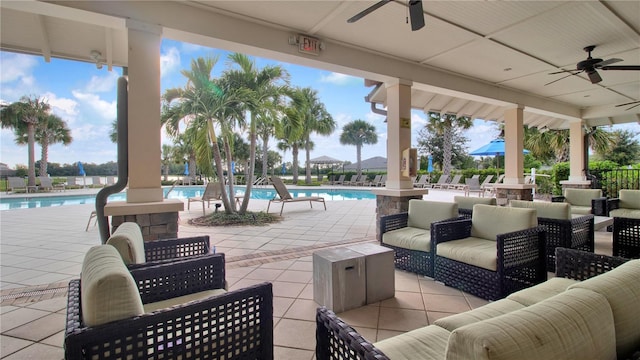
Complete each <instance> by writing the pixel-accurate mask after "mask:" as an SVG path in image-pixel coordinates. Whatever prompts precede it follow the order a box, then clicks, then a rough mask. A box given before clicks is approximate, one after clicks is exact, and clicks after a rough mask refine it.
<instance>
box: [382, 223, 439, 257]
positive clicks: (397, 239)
mask: <svg viewBox="0 0 640 360" xmlns="http://www.w3.org/2000/svg"><path fill="white" fill-rule="evenodd" d="M382 242H383V243H385V244H389V245H393V246H397V247H401V248H403V249H409V250H418V251H425V252H431V232H430V231H429V230H424V229H421V228H414V227H410V226H408V227H405V228H400V229H396V230H391V231H388V232H386V233H384V234H382Z"/></svg>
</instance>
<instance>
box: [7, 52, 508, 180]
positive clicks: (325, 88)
mask: <svg viewBox="0 0 640 360" xmlns="http://www.w3.org/2000/svg"><path fill="white" fill-rule="evenodd" d="M227 54H228V53H227V52H225V51H222V50H217V49H211V48H205V47H201V46H196V45H192V44H186V43H180V42H176V41H172V40H166V39H165V40H164V41H163V43H162V48H161V65H162V66H161V69H162V79H161V86H162V91H163V92H164V90H165V89H168V88H172V87H182V86H184V84H185V78H184V77H183V76H182V75H181V74H180V70H182V69H189V67H190V63H191V59H193V58H197V57H201V56H204V57H206V56H218V58H219V61H218V64H217V65H216V70H215V74H214V75H217V74H219V72H222V71H223V70H224V69H225V68H226V66H227V60H226V56H227ZM255 60H256V63H257V65H258V66H259V67H263V66H265V65H268V64H279V65H282V66H283V67H284V68H285V69H287V71H288V72H289V74H290V80H291V84H292V85H295V86H301V87H312V88H314V89H316V90H317V91H318V94H319V97H320V100H321V101H322V102H323V103H324V104H325V106H326V108H327V110H328V111H329V113H330V114H331V115H332V116H333V118H334V120H335V121H336V123H337V127H336V129H337V130H336V131H335V132H334V133H333V134H332V135H331V136H329V137H319V136H316V137H314V138H313V141H314V142H315V150H313V151H312V152H311V157H312V158H313V157H318V156H322V155H327V156H331V157H334V158H337V159H341V160H348V161H351V162H355V161H356V148H355V146H346V147H345V146H343V145H340V142H339V137H340V132H341V130H342V127H343V126H344V125H345V124H346V123H348V122H350V121H353V120H356V119H362V120H366V121H368V122H369V123H371V124H373V125H374V126H375V127H376V131H377V132H378V143H377V144H376V145H366V146H364V147H363V149H362V158H363V159H367V158H370V157H373V156H386V131H387V129H386V124H385V123H384V118H383V117H382V116H380V115H376V114H373V113H372V112H371V109H370V104H369V103H366V102H365V101H364V97H365V95H367V94H368V92H369V91H370V90H371V88H366V87H365V86H364V82H363V80H362V79H361V78H355V77H351V76H346V75H343V74H338V73H333V72H329V71H324V70H320V69H315V68H308V67H303V66H298V65H293V64H288V63H282V62H277V61H272V60H268V59H261V58H255ZM121 73H122V70H121V69H120V68H114V69H113V71H111V72H110V71H108V70H107V67H106V66H104V67H103V68H102V69H101V70H99V69H97V68H96V66H95V65H94V64H90V63H83V62H77V61H68V60H60V59H52V60H51V62H50V63H46V62H45V61H44V60H43V58H42V57H36V56H30V55H22V54H15V53H8V52H0V100H2V101H4V102H8V103H11V102H14V101H18V100H19V99H20V97H21V96H23V95H30V96H38V97H44V98H46V99H47V100H48V102H49V104H50V105H51V108H52V110H53V112H54V113H55V114H57V115H58V116H60V117H61V118H62V119H64V120H65V121H67V123H68V125H69V128H70V129H71V132H72V136H73V139H74V140H73V142H72V144H71V145H69V146H63V145H60V144H56V145H53V146H51V147H50V148H49V161H50V162H56V163H60V164H72V163H75V162H77V161H82V162H87V163H104V162H108V161H115V160H116V146H115V144H113V143H111V141H110V140H109V136H108V134H109V131H110V126H111V125H110V124H111V122H112V121H113V120H114V119H115V118H116V91H115V87H116V81H117V78H118V76H120V75H121ZM425 119H426V115H425V114H424V113H423V112H421V111H416V110H414V111H413V112H412V130H413V137H412V140H413V144H414V146H415V143H416V141H417V136H416V133H417V131H418V130H419V129H421V128H422V127H423V126H424V124H425V121H426V120H425ZM497 133H498V132H497V130H496V128H495V124H494V123H492V122H485V121H482V120H476V121H475V122H474V127H473V128H472V129H470V130H469V131H468V132H467V134H466V136H467V137H468V138H469V139H470V141H469V143H467V148H468V149H469V150H474V149H476V148H478V147H480V146H482V145H484V144H485V143H486V142H488V141H489V140H491V139H493V138H494V137H495V136H496V135H497ZM163 143H167V144H170V143H171V141H170V140H169V139H167V138H166V136H165V135H164V134H163ZM269 145H270V148H271V149H273V150H275V149H276V141H275V140H272V141H270V143H269ZM0 150H1V151H0V162H3V163H6V164H8V165H9V166H10V167H12V168H13V167H14V166H15V165H16V164H27V148H26V146H17V145H15V143H14V135H13V132H12V131H10V130H7V129H2V131H1V132H0ZM284 156H285V157H284V159H285V161H291V159H292V157H291V154H290V153H286V154H284ZM39 158H40V147H39V146H37V145H36V159H39ZM300 160H301V163H304V153H303V152H301V153H300Z"/></svg>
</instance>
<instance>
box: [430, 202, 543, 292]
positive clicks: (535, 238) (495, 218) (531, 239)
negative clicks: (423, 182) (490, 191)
mask: <svg viewBox="0 0 640 360" xmlns="http://www.w3.org/2000/svg"><path fill="white" fill-rule="evenodd" d="M545 233H546V232H545V230H544V228H543V227H541V226H537V218H536V212H535V210H533V209H516V208H509V207H501V206H492V205H475V206H474V207H473V215H472V218H471V219H464V220H454V221H443V222H440V223H435V224H433V226H432V237H433V238H432V240H433V241H434V242H435V246H436V252H435V254H436V257H435V267H434V269H435V270H434V275H435V279H436V280H437V281H441V282H443V283H444V284H445V285H447V286H452V287H455V288H457V289H460V290H462V291H465V292H468V293H470V294H473V295H475V296H478V297H480V298H483V299H487V300H498V299H501V298H503V297H505V296H507V295H509V294H510V293H512V292H514V291H517V290H521V289H523V288H526V287H530V286H533V285H535V284H538V283H541V282H543V281H545V280H546V279H547V272H546V270H545V268H546V266H545V258H546V255H545V241H546V236H545Z"/></svg>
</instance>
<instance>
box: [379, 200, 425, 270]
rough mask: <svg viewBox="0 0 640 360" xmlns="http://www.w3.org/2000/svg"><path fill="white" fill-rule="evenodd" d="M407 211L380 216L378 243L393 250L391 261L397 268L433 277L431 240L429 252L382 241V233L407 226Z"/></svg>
mask: <svg viewBox="0 0 640 360" xmlns="http://www.w3.org/2000/svg"><path fill="white" fill-rule="evenodd" d="M408 221H409V213H406V212H404V213H398V214H392V215H386V216H382V217H381V218H380V235H379V236H378V239H380V245H382V246H385V247H387V248H389V249H392V250H393V251H394V255H393V262H394V264H395V266H396V268H397V269H401V270H405V271H409V272H412V273H415V274H419V275H424V276H429V277H433V255H432V254H433V242H432V243H431V252H425V251H418V250H411V249H405V248H401V247H398V246H393V245H389V244H385V243H383V242H382V235H383V234H384V233H386V232H388V231H391V230H397V229H402V228H405V227H407V223H408Z"/></svg>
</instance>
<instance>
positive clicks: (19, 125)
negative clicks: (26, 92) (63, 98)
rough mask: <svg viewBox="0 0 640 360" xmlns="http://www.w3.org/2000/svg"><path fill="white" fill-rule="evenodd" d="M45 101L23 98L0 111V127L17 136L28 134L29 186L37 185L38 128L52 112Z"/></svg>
mask: <svg viewBox="0 0 640 360" xmlns="http://www.w3.org/2000/svg"><path fill="white" fill-rule="evenodd" d="M50 109H51V108H50V107H49V104H48V103H47V101H46V100H45V99H38V98H36V97H33V98H31V97H27V96H23V97H22V98H20V101H17V102H14V103H12V104H10V105H9V106H7V107H5V108H3V109H2V110H0V125H1V126H2V128H5V129H13V130H14V132H15V133H16V134H20V133H24V132H26V133H27V148H28V156H29V171H28V180H27V185H28V186H35V185H36V165H35V163H36V161H35V142H36V139H35V137H36V127H37V126H38V124H39V123H40V122H42V121H44V119H45V118H46V117H47V115H48V114H49V111H50Z"/></svg>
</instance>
